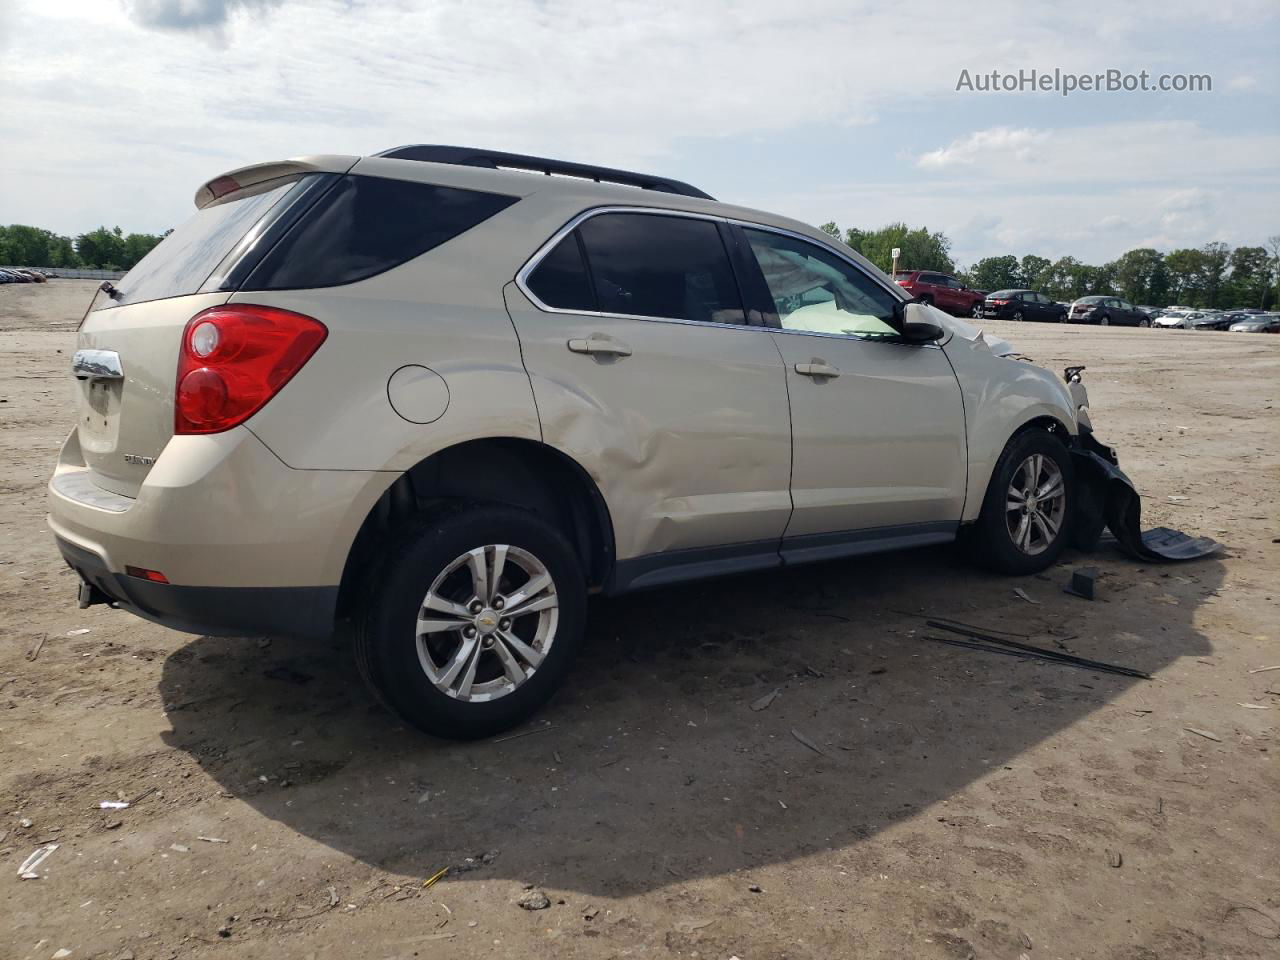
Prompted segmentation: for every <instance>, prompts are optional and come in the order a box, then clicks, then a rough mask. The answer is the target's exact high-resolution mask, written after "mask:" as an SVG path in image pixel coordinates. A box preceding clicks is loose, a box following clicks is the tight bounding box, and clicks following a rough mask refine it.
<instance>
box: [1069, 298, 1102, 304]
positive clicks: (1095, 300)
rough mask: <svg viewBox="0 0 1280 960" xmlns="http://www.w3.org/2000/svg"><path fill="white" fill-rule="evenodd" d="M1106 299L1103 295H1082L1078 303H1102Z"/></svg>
mask: <svg viewBox="0 0 1280 960" xmlns="http://www.w3.org/2000/svg"><path fill="white" fill-rule="evenodd" d="M1104 299H1105V298H1103V297H1081V298H1080V299H1079V300H1077V301H1076V303H1101V302H1102V301H1103V300H1104Z"/></svg>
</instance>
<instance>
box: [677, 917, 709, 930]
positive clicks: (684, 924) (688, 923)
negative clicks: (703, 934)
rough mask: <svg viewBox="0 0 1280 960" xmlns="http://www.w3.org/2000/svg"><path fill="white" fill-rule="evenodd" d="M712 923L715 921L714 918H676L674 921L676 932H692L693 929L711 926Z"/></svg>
mask: <svg viewBox="0 0 1280 960" xmlns="http://www.w3.org/2000/svg"><path fill="white" fill-rule="evenodd" d="M713 923H715V920H714V919H711V920H677V921H676V933H693V932H694V931H695V930H702V929H703V928H705V927H709V926H711V925H712V924H713Z"/></svg>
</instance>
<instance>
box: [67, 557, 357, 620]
mask: <svg viewBox="0 0 1280 960" xmlns="http://www.w3.org/2000/svg"><path fill="white" fill-rule="evenodd" d="M54 539H55V540H56V541H57V544H58V550H59V551H61V553H62V557H63V559H64V560H66V561H67V564H68V566H70V567H71V569H72V570H74V571H75V572H76V573H77V574H79V575H80V579H81V580H82V581H83V582H85V583H87V584H89V585H90V586H91V587H94V588H95V589H97V590H98V591H99V592H101V593H102V594H104V595H105V596H106V597H107V598H108V599H109V600H110V601H111V604H112V606H115V607H119V608H120V609H122V610H127V611H128V612H129V613H132V614H135V615H137V616H139V617H142V618H144V619H146V620H151V621H153V622H154V623H159V624H162V625H163V626H166V627H170V628H171V629H173V630H181V631H183V632H184V633H199V634H207V635H209V636H253V635H257V634H269V635H271V636H284V637H300V638H304V639H324V638H325V637H328V636H329V635H330V634H331V633H332V632H333V623H334V610H335V608H336V606H337V602H338V588H337V587H187V586H177V585H174V584H171V583H152V582H151V581H149V580H142V579H139V578H138V577H130V576H127V575H124V574H116V573H112V572H111V571H110V570H109V569H107V564H106V561H105V560H103V559H102V558H101V557H99V556H98V555H97V554H95V553H92V552H91V551H89V550H86V549H84V548H83V547H78V546H76V545H75V544H73V543H70V542H68V541H66V540H63V539H62V538H61V537H55V538H54Z"/></svg>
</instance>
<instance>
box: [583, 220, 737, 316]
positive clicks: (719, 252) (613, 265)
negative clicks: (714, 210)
mask: <svg viewBox="0 0 1280 960" xmlns="http://www.w3.org/2000/svg"><path fill="white" fill-rule="evenodd" d="M578 230H579V231H581V234H582V243H583V246H584V247H585V248H586V252H587V261H588V266H589V268H590V272H591V277H592V280H593V281H594V283H595V293H596V301H597V302H598V303H599V308H600V310H601V311H602V312H604V313H622V314H628V315H631V316H638V317H662V318H670V319H676V320H695V321H701V322H704V323H708V322H709V323H746V320H747V318H746V315H745V314H744V313H743V310H742V298H741V296H739V294H738V285H737V281H736V280H735V279H734V275H733V268H732V267H731V266H730V265H729V255H728V253H727V252H726V251H725V248H724V243H723V241H722V240H721V239H720V231H719V230H718V229H717V228H716V225H715V224H714V223H712V222H711V221H709V220H686V219H684V218H683V217H672V216H664V215H659V214H643V213H603V214H600V215H599V216H596V217H591V218H590V219H588V220H586V221H584V222H583V224H582V226H580V227H579V228H578Z"/></svg>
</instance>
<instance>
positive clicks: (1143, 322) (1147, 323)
mask: <svg viewBox="0 0 1280 960" xmlns="http://www.w3.org/2000/svg"><path fill="white" fill-rule="evenodd" d="M1138 326H1140V327H1149V326H1151V321H1150V320H1146V319H1143V320H1139V321H1138Z"/></svg>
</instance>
